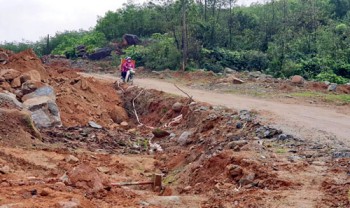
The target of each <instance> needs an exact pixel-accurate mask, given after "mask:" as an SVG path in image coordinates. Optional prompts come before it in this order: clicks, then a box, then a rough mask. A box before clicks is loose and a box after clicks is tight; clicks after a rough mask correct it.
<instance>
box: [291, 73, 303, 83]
mask: <svg viewBox="0 0 350 208" xmlns="http://www.w3.org/2000/svg"><path fill="white" fill-rule="evenodd" d="M304 81H305V80H304V78H303V77H302V76H300V75H295V76H293V77H292V83H293V84H297V85H300V84H304Z"/></svg>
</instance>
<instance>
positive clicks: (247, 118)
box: [239, 110, 253, 121]
mask: <svg viewBox="0 0 350 208" xmlns="http://www.w3.org/2000/svg"><path fill="white" fill-rule="evenodd" d="M239 118H240V119H241V120H243V121H252V120H253V116H252V115H251V114H250V112H249V111H248V110H241V111H240V112H239Z"/></svg>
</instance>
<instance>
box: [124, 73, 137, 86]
mask: <svg viewBox="0 0 350 208" xmlns="http://www.w3.org/2000/svg"><path fill="white" fill-rule="evenodd" d="M134 76H135V70H134V69H130V70H129V71H127V72H126V76H125V80H123V81H124V82H126V83H130V84H131V85H133V84H134Z"/></svg>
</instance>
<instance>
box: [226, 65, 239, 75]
mask: <svg viewBox="0 0 350 208" xmlns="http://www.w3.org/2000/svg"><path fill="white" fill-rule="evenodd" d="M225 72H226V73H227V74H233V73H236V72H237V71H236V70H233V69H231V68H228V67H225Z"/></svg>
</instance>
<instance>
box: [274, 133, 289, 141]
mask: <svg viewBox="0 0 350 208" xmlns="http://www.w3.org/2000/svg"><path fill="white" fill-rule="evenodd" d="M277 139H278V140H281V141H284V140H286V139H288V135H286V134H280V135H278V138H277Z"/></svg>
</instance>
